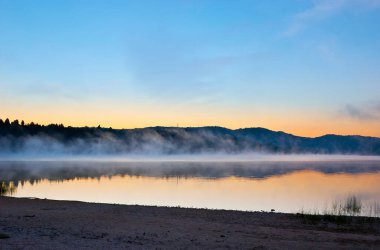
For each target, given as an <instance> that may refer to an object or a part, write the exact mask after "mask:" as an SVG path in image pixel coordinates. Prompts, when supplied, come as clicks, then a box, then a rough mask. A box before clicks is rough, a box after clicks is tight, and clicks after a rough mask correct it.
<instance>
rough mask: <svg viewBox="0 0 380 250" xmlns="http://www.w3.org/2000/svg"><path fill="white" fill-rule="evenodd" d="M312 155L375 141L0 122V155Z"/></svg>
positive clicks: (371, 145) (379, 146)
mask: <svg viewBox="0 0 380 250" xmlns="http://www.w3.org/2000/svg"><path fill="white" fill-rule="evenodd" d="M249 152H266V153H285V154H290V153H313V154H359V155H380V138H376V137H365V136H356V135H355V136H340V135H325V136H321V137H316V138H309V137H301V136H295V135H292V134H287V133H284V132H276V131H271V130H268V129H265V128H244V129H236V130H231V129H227V128H223V127H187V128H179V127H147V128H138V129H112V128H101V127H100V126H99V127H81V128H76V127H70V126H69V127H65V126H63V125H58V124H51V125H47V126H43V125H39V124H35V123H30V124H25V123H24V122H21V123H20V122H19V121H17V120H16V121H13V122H10V121H9V120H8V119H7V120H6V121H3V120H0V154H2V155H7V154H58V155H60V154H79V155H80V154H127V153H150V154H156V153H157V154H189V153H190V154H192V153H249Z"/></svg>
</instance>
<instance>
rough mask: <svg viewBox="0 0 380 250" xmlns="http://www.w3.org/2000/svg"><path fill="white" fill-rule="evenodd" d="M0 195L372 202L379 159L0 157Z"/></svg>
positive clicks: (268, 203) (272, 203) (128, 200)
mask: <svg viewBox="0 0 380 250" xmlns="http://www.w3.org/2000/svg"><path fill="white" fill-rule="evenodd" d="M0 183H1V193H0V194H1V195H10V196H15V197H38V198H49V199H58V200H80V201H89V202H103V203H121V204H140V205H163V206H184V207H207V208H219V209H237V210H254V211H256V210H265V211H270V210H271V209H276V211H283V212H299V211H301V210H303V211H310V212H313V211H316V210H318V211H324V210H326V209H329V206H330V205H331V204H334V202H336V201H339V200H345V199H346V198H347V197H348V196H350V195H356V196H357V197H359V198H360V200H361V201H362V202H363V208H364V209H363V213H364V212H365V206H366V204H370V203H373V202H378V201H380V162H379V161H367V162H362V161H361V162H355V161H350V162H344V161H334V162H124V163H122V162H0Z"/></svg>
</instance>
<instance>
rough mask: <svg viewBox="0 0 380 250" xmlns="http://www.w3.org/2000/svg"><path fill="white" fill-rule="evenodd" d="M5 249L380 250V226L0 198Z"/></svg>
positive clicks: (0, 239)
mask: <svg viewBox="0 0 380 250" xmlns="http://www.w3.org/2000/svg"><path fill="white" fill-rule="evenodd" d="M8 236H9V238H7V237H8ZM0 249H380V221H379V220H372V221H371V222H368V223H367V222H366V223H363V222H353V223H350V224H346V223H343V224H336V223H335V222H331V221H330V222H329V221H325V220H321V221H317V222H316V221H312V220H310V221H309V220H308V219H306V220H305V218H301V217H300V216H297V215H290V214H279V213H263V212H239V211H224V210H206V209H189V208H167V207H148V206H126V205H108V204H95V203H83V202H71V201H51V200H39V199H21V198H9V197H0Z"/></svg>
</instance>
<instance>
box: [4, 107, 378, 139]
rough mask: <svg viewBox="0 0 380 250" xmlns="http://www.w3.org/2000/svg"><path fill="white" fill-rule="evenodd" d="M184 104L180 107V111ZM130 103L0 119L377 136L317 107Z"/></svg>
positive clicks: (366, 125) (374, 129) (37, 110)
mask: <svg viewBox="0 0 380 250" xmlns="http://www.w3.org/2000/svg"><path fill="white" fill-rule="evenodd" d="M182 108H183V110H182ZM185 108H186V107H166V106H164V107H163V106H155V107H150V106H137V105H134V106H131V105H129V106H128V105H124V106H121V105H116V106H112V107H109V106H107V107H102V106H92V105H80V106H77V105H73V104H70V105H65V106H62V107H56V106H46V105H40V106H39V107H29V108H28V107H25V106H24V107H19V108H15V107H13V108H12V109H8V110H2V111H1V112H0V118H2V119H5V118H9V119H11V120H14V119H18V120H24V121H25V122H26V123H29V122H35V123H39V124H43V125H48V124H52V123H54V124H55V123H57V124H61V123H62V124H63V125H65V126H73V127H83V126H89V127H96V126H98V125H100V126H102V127H106V128H107V127H112V128H115V129H123V128H125V129H132V128H143V127H154V126H166V127H177V126H179V127H202V126H221V127H226V128H230V129H238V128H249V127H263V128H267V129H270V130H274V131H283V132H286V133H290V134H294V135H298V136H306V137H318V136H322V135H325V134H338V135H363V136H375V137H380V121H363V122H361V121H356V120H351V119H348V118H345V117H334V116H328V115H324V114H323V113H322V112H311V114H310V113H307V112H294V111H293V112H284V111H273V110H264V111H257V110H255V111H250V110H239V111H235V110H233V109H228V108H225V109H222V108H220V109H215V107H207V106H206V107H198V108H187V109H185Z"/></svg>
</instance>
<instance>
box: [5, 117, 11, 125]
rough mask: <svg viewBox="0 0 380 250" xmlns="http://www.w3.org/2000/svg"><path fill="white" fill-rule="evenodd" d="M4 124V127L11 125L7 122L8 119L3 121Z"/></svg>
mask: <svg viewBox="0 0 380 250" xmlns="http://www.w3.org/2000/svg"><path fill="white" fill-rule="evenodd" d="M4 124H5V125H6V126H9V125H10V124H11V123H10V122H9V119H8V118H7V119H5V122H4Z"/></svg>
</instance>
